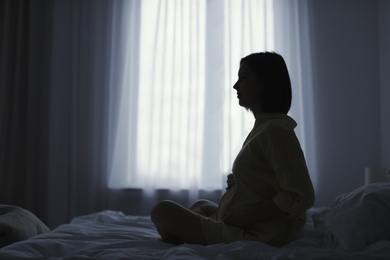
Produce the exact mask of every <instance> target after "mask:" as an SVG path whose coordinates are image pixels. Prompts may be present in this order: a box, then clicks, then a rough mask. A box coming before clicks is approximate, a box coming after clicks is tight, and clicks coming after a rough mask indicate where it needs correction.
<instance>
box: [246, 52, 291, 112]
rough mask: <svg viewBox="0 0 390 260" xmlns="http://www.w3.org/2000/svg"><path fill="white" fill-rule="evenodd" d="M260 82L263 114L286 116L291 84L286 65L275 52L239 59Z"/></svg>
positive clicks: (289, 102) (255, 54) (288, 108)
mask: <svg viewBox="0 0 390 260" xmlns="http://www.w3.org/2000/svg"><path fill="white" fill-rule="evenodd" d="M241 63H245V64H246V65H248V66H249V67H250V68H251V69H252V71H253V72H254V73H255V75H256V76H257V78H258V80H259V81H260V86H259V87H260V88H261V91H260V95H261V96H260V103H261V108H262V112H264V113H283V114H287V113H288V111H289V110H290V107H291V99H292V94H291V82H290V76H289V74H288V70H287V66H286V63H285V62H284V59H283V57H282V56H281V55H279V54H277V53H275V52H260V53H253V54H250V55H248V56H246V57H244V58H242V59H241Z"/></svg>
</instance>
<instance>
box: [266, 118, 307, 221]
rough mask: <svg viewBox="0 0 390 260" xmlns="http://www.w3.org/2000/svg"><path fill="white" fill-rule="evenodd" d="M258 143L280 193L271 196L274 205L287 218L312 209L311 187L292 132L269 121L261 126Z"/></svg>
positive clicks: (298, 146)
mask: <svg viewBox="0 0 390 260" xmlns="http://www.w3.org/2000/svg"><path fill="white" fill-rule="evenodd" d="M261 143H262V148H263V150H264V153H265V156H266V158H267V160H268V161H269V163H270V164H271V166H272V168H273V169H274V171H275V174H276V179H277V181H278V182H279V188H280V192H279V193H278V194H276V195H275V196H274V197H273V201H274V202H275V204H276V205H277V206H278V207H279V208H280V209H281V210H282V211H283V212H286V213H288V214H290V215H294V214H296V213H297V211H301V210H306V209H308V208H310V207H311V206H313V204H314V190H313V185H312V182H311V179H310V175H309V172H308V169H307V166H306V161H305V158H304V155H303V152H302V149H301V146H300V144H299V141H298V139H297V137H296V135H295V132H294V130H293V129H292V128H290V127H288V126H285V125H283V124H282V123H278V122H276V123H275V122H272V123H270V124H268V125H267V126H266V127H265V129H264V131H263V134H262V138H261Z"/></svg>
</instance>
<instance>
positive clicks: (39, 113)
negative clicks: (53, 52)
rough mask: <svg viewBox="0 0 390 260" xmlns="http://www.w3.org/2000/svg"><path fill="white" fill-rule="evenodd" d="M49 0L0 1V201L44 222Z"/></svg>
mask: <svg viewBox="0 0 390 260" xmlns="http://www.w3.org/2000/svg"><path fill="white" fill-rule="evenodd" d="M50 9H51V3H50V1H39V2H36V3H34V4H33V3H32V2H31V1H12V0H9V1H1V3H0V13H1V15H0V17H1V18H0V29H1V30H0V32H1V33H0V37H1V38H0V39H1V40H0V56H1V61H0V203H3V204H14V205H18V206H20V207H24V208H26V209H28V210H31V211H33V212H34V213H35V214H36V215H37V216H38V217H40V218H41V219H43V220H45V221H46V220H47V203H46V198H47V189H46V188H45V187H46V185H47V175H46V174H47V161H46V158H47V157H46V156H47V152H48V150H47V144H48V143H47V140H46V136H47V134H48V128H47V121H46V118H47V115H48V106H49V102H48V100H49V99H48V93H50V89H49V86H48V84H47V83H48V78H47V75H46V72H47V70H48V68H49V67H50V61H49V59H48V56H46V54H45V52H46V51H49V50H50V46H51V44H50V35H51V31H50V26H49V22H50V21H51V19H52V16H51V13H50V11H48V10H50Z"/></svg>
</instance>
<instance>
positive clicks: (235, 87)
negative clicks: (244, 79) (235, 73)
mask: <svg viewBox="0 0 390 260" xmlns="http://www.w3.org/2000/svg"><path fill="white" fill-rule="evenodd" d="M237 87H238V81H237V82H236V84H234V85H233V88H234V89H235V90H237Z"/></svg>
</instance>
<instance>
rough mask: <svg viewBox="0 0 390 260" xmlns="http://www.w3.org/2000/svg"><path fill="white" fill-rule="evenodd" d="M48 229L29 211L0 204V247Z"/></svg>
mask: <svg viewBox="0 0 390 260" xmlns="http://www.w3.org/2000/svg"><path fill="white" fill-rule="evenodd" d="M49 231H50V229H49V228H48V227H47V226H46V225H45V224H44V223H43V222H42V221H41V220H40V219H38V218H37V217H36V216H35V215H34V214H33V213H31V212H30V211H28V210H25V209H22V208H20V207H17V206H11V205H3V204H0V248H2V247H4V246H7V245H10V244H12V243H14V242H17V241H21V240H25V239H27V238H30V237H32V236H35V235H38V234H40V233H44V232H49Z"/></svg>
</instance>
